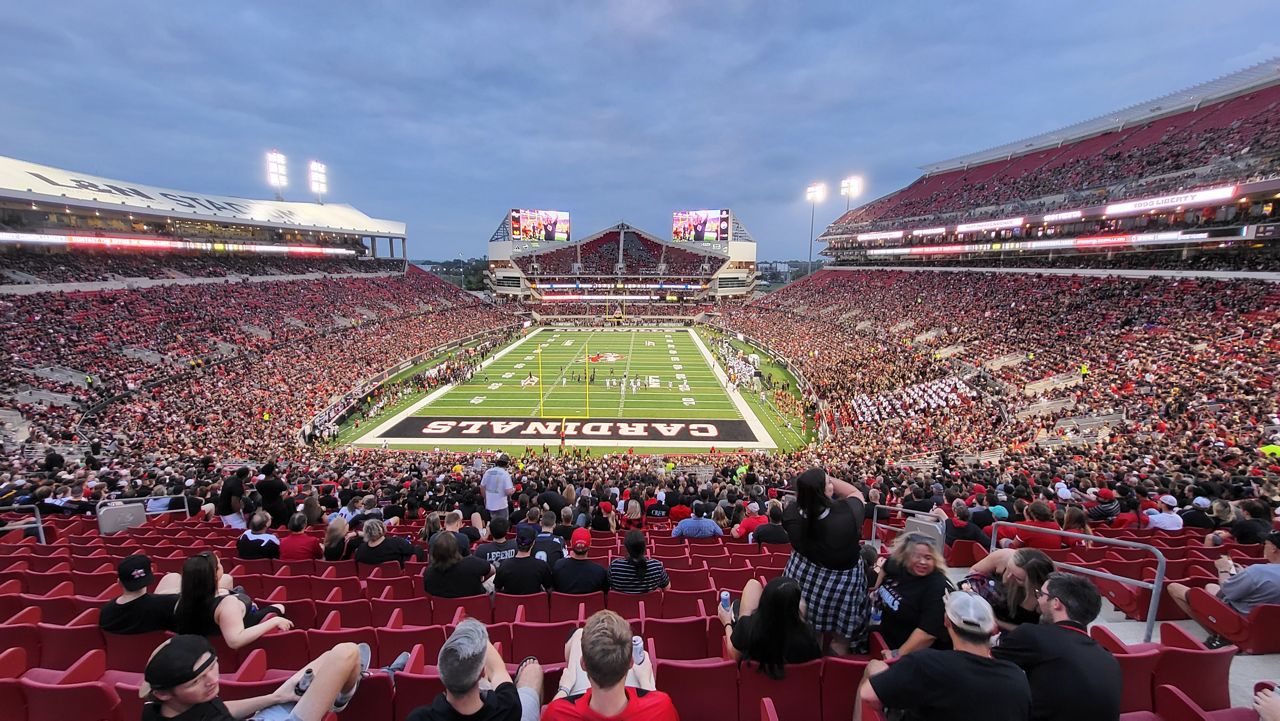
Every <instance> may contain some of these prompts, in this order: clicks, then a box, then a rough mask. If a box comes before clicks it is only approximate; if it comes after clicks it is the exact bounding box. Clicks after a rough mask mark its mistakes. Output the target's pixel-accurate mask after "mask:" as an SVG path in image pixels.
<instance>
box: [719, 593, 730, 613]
mask: <svg viewBox="0 0 1280 721" xmlns="http://www.w3.org/2000/svg"><path fill="white" fill-rule="evenodd" d="M720 605H721V606H723V607H724V610H726V611H728V610H729V592H728V591H721V592H720Z"/></svg>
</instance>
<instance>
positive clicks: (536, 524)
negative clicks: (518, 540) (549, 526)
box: [512, 506, 542, 535]
mask: <svg viewBox="0 0 1280 721" xmlns="http://www.w3.org/2000/svg"><path fill="white" fill-rule="evenodd" d="M521 528H528V529H531V530H532V531H533V532H534V533H537V532H538V531H539V530H541V529H542V509H541V508H538V507H537V506H534V507H533V508H530V509H529V510H528V511H525V514H524V520H523V521H520V522H519V523H517V524H516V528H515V532H514V533H513V534H512V535H519V533H520V529H521Z"/></svg>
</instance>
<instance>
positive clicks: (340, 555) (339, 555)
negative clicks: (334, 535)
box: [324, 536, 364, 561]
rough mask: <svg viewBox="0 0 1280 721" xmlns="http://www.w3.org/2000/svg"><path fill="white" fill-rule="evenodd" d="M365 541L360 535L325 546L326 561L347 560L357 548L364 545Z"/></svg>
mask: <svg viewBox="0 0 1280 721" xmlns="http://www.w3.org/2000/svg"><path fill="white" fill-rule="evenodd" d="M363 543H364V541H362V540H360V537H359V536H353V537H351V538H344V539H342V540H340V541H338V542H337V543H335V544H333V545H332V546H325V547H324V560H326V561H345V560H347V559H348V558H351V556H352V555H354V554H355V552H356V549H357V548H359V547H360V546H361V545H363Z"/></svg>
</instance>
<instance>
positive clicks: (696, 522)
mask: <svg viewBox="0 0 1280 721" xmlns="http://www.w3.org/2000/svg"><path fill="white" fill-rule="evenodd" d="M692 510H693V515H692V516H690V517H689V518H686V519H684V520H683V521H680V522H679V523H677V524H676V525H675V528H672V529H671V537H672V538H712V537H715V536H723V535H724V531H722V530H721V529H720V526H718V525H716V522H715V521H713V520H711V519H710V518H707V506H706V504H705V503H703V502H702V501H694V503H693V509H692Z"/></svg>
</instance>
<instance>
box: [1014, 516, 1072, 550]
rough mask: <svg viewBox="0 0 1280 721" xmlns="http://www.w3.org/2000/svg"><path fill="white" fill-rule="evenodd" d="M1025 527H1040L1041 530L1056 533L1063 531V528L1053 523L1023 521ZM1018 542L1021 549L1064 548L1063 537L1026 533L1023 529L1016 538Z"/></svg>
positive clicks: (1033, 532) (1019, 530)
mask: <svg viewBox="0 0 1280 721" xmlns="http://www.w3.org/2000/svg"><path fill="white" fill-rule="evenodd" d="M1022 525H1024V526H1038V527H1040V528H1049V529H1052V530H1054V531H1061V530H1062V528H1061V527H1060V526H1059V525H1058V524H1056V523H1054V522H1053V521H1023V522H1022ZM1014 538H1015V539H1017V541H1018V544H1017V545H1018V546H1019V547H1026V548H1040V549H1043V550H1057V549H1059V548H1062V540H1063V539H1062V536H1053V535H1050V534H1047V533H1036V532H1035V531H1026V530H1023V529H1021V528H1019V529H1018V533H1017V535H1016V536H1014Z"/></svg>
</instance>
